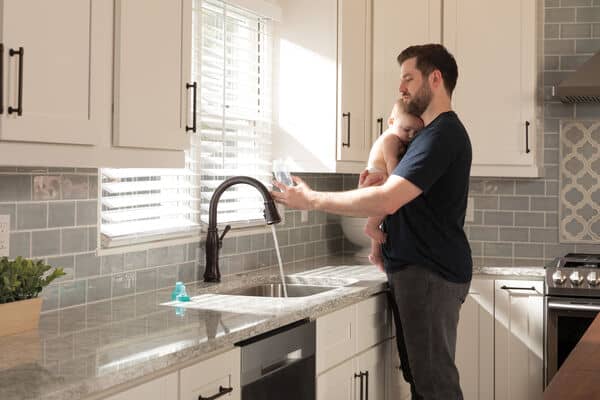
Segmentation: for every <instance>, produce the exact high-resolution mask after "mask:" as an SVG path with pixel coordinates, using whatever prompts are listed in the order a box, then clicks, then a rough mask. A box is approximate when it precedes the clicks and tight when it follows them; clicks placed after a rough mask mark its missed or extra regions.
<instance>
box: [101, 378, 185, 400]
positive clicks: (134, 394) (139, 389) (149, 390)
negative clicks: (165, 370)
mask: <svg viewBox="0 0 600 400" xmlns="http://www.w3.org/2000/svg"><path fill="white" fill-rule="evenodd" d="M176 397H177V372H173V373H171V374H169V375H166V376H163V377H161V378H157V379H154V380H152V381H150V382H146V383H143V384H141V385H139V386H136V387H133V388H131V389H128V390H125V391H124V392H121V393H117V394H115V395H113V396H110V397H106V398H105V399H104V400H138V399H145V400H162V399H175V398H176Z"/></svg>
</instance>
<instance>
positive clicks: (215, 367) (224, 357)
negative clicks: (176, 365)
mask: <svg viewBox="0 0 600 400" xmlns="http://www.w3.org/2000/svg"><path fill="white" fill-rule="evenodd" d="M240 369H241V366H240V348H239V347H236V348H234V349H233V350H230V351H228V352H227V353H223V354H221V355H218V356H216V357H213V358H211V359H208V360H206V361H202V362H200V363H198V364H194V365H192V366H190V367H187V368H184V369H182V370H181V371H180V375H179V400H202V399H211V398H216V397H215V396H217V395H219V394H222V395H221V396H219V399H224V400H240V399H241V387H240Z"/></svg>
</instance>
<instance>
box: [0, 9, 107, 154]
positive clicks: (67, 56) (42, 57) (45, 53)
mask: <svg viewBox="0 0 600 400" xmlns="http://www.w3.org/2000/svg"><path fill="white" fill-rule="evenodd" d="M1 7H2V8H1V11H0V13H1V14H0V16H1V20H2V31H1V32H2V39H1V41H2V44H3V52H2V54H1V60H0V63H2V65H3V73H2V75H3V76H2V77H0V78H1V79H2V80H1V82H2V84H1V85H0V86H3V87H0V90H1V95H0V96H1V99H2V115H1V116H0V140H2V141H18V142H34V143H65V144H81V145H95V144H97V143H98V142H99V141H100V137H101V136H102V135H103V134H107V133H108V132H109V130H110V90H111V65H112V64H111V62H112V53H111V52H112V5H111V3H110V2H109V1H91V0H54V1H48V0H29V1H23V0H4V1H3V2H2V3H1Z"/></svg>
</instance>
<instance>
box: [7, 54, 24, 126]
mask: <svg viewBox="0 0 600 400" xmlns="http://www.w3.org/2000/svg"><path fill="white" fill-rule="evenodd" d="M24 53H25V51H24V50H23V48H22V47H19V50H15V49H10V50H9V51H8V55H9V56H11V57H13V56H16V55H18V56H19V97H18V99H17V108H14V107H10V106H9V107H8V113H9V114H12V113H14V112H16V113H17V115H18V116H21V115H23V54H24Z"/></svg>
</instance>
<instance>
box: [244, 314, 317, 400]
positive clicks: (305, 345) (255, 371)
mask: <svg viewBox="0 0 600 400" xmlns="http://www.w3.org/2000/svg"><path fill="white" fill-rule="evenodd" d="M315 341H316V333H315V323H314V322H308V321H300V322H297V323H294V324H292V325H288V326H285V327H282V328H279V329H276V330H274V331H271V332H267V333H265V334H263V335H259V336H257V337H255V338H252V339H250V340H247V341H244V342H241V343H238V345H239V346H241V350H242V351H241V353H242V371H241V385H242V400H281V399H284V398H285V399H286V400H315V397H316V389H315V370H316V366H315V346H316V343H315Z"/></svg>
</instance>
